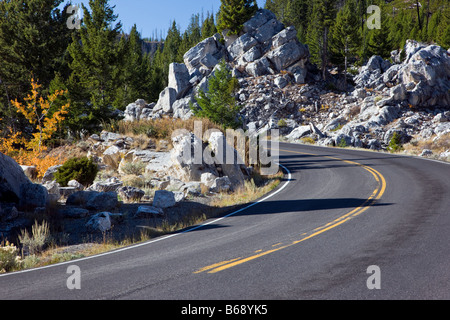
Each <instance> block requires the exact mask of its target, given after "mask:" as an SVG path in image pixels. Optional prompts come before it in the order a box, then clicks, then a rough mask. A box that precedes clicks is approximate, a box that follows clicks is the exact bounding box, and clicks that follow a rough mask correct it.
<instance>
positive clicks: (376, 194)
mask: <svg viewBox="0 0 450 320" xmlns="http://www.w3.org/2000/svg"><path fill="white" fill-rule="evenodd" d="M279 151H283V152H289V153H296V154H305V155H312V156H318V155H315V154H311V153H303V152H296V151H289V150H279ZM323 157H324V158H329V159H333V160H339V161H343V162H346V163H349V164H352V165H357V166H360V167H362V168H363V169H365V170H366V171H368V172H370V173H371V174H372V175H373V177H374V178H375V180H376V182H377V184H378V186H377V188H376V189H375V190H374V191H373V192H372V194H371V196H370V197H369V198H368V199H367V200H366V201H365V202H364V203H363V204H362V205H361V206H359V207H357V208H355V209H353V210H352V211H350V212H349V213H346V214H344V215H343V216H341V217H339V218H337V219H335V220H333V221H331V222H328V223H327V224H325V225H323V226H321V227H318V228H316V229H314V230H313V231H312V232H311V233H310V234H308V233H303V234H302V236H303V238H302V239H300V240H296V241H293V242H292V243H290V244H287V245H284V246H281V245H282V243H278V244H276V245H273V246H272V247H277V248H275V249H271V250H268V251H264V252H261V251H262V250H257V251H255V253H257V254H255V255H252V256H250V257H247V258H236V259H233V260H228V261H223V262H219V263H216V264H213V265H210V266H207V267H204V268H202V269H199V270H198V271H196V272H195V273H202V272H205V271H208V273H216V272H220V271H223V270H226V269H229V268H232V267H235V266H237V265H240V264H243V263H246V262H249V261H252V260H255V259H258V258H260V257H263V256H266V255H268V254H271V253H274V252H277V251H280V250H283V249H286V248H289V247H291V246H293V245H296V244H298V243H301V242H303V241H306V240H308V239H311V238H313V237H316V236H318V235H320V234H322V233H324V232H326V231H329V230H331V229H334V228H336V227H338V226H340V225H342V224H343V223H345V222H347V221H349V220H351V219H352V218H354V217H356V216H358V215H360V214H362V213H363V212H365V211H366V210H368V209H369V208H370V207H371V206H373V204H374V203H375V202H376V201H377V200H379V199H381V197H382V196H383V194H384V193H385V191H386V179H385V178H384V176H383V175H382V174H381V173H380V172H378V171H377V170H375V169H374V168H372V167H369V166H366V165H363V164H361V163H358V162H354V161H350V160H343V159H339V158H335V157H330V156H323Z"/></svg>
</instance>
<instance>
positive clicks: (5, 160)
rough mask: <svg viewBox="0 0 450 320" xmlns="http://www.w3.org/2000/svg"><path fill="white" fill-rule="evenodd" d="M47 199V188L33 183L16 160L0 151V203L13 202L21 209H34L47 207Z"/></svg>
mask: <svg viewBox="0 0 450 320" xmlns="http://www.w3.org/2000/svg"><path fill="white" fill-rule="evenodd" d="M47 201H48V192H47V189H46V188H44V187H43V186H41V185H39V184H34V183H31V181H30V180H29V179H28V177H27V176H26V175H25V173H24V171H23V170H22V168H21V167H20V166H19V164H17V162H16V161H14V160H13V159H12V158H10V157H8V156H6V155H4V154H2V153H0V203H2V202H3V203H12V204H15V205H18V206H19V208H20V209H23V210H30V211H33V210H34V209H36V208H45V207H46V206H47Z"/></svg>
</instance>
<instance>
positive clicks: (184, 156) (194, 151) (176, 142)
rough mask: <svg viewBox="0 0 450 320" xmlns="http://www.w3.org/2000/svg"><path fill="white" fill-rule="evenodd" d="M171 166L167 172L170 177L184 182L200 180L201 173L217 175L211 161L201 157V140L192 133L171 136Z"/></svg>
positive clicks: (202, 148)
mask: <svg viewBox="0 0 450 320" xmlns="http://www.w3.org/2000/svg"><path fill="white" fill-rule="evenodd" d="M172 144H173V149H172V150H171V163H172V167H171V168H170V169H169V173H170V175H171V176H172V177H174V178H176V179H179V180H181V181H184V182H189V181H200V180H201V176H202V174H203V173H207V172H209V173H212V174H215V175H217V176H218V175H219V174H218V172H217V169H216V168H215V166H214V165H213V164H212V163H205V161H204V159H203V150H204V146H203V141H202V140H201V139H199V138H198V137H197V136H196V135H195V134H193V133H188V132H185V133H181V134H180V135H177V136H175V137H173V138H172Z"/></svg>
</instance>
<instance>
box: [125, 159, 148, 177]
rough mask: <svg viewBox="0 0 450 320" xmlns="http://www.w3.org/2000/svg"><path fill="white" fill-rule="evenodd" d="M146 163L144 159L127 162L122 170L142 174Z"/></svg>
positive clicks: (137, 174) (132, 173)
mask: <svg viewBox="0 0 450 320" xmlns="http://www.w3.org/2000/svg"><path fill="white" fill-rule="evenodd" d="M145 167H146V164H145V163H143V162H142V161H136V162H127V163H125V164H124V165H123V166H122V171H123V172H124V173H125V174H130V175H135V176H140V175H141V174H143V173H144V172H145Z"/></svg>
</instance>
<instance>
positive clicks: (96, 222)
mask: <svg viewBox="0 0 450 320" xmlns="http://www.w3.org/2000/svg"><path fill="white" fill-rule="evenodd" d="M111 226H112V223H111V214H110V213H109V212H101V213H97V214H96V215H94V216H92V218H91V219H89V221H88V222H87V223H86V228H87V230H88V232H91V233H95V232H102V233H104V232H106V231H109V230H110V229H111Z"/></svg>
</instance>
